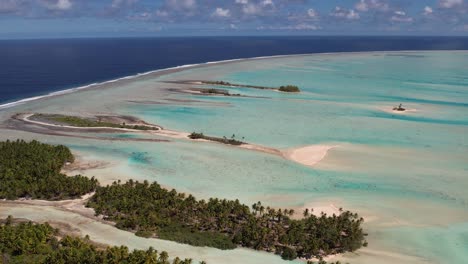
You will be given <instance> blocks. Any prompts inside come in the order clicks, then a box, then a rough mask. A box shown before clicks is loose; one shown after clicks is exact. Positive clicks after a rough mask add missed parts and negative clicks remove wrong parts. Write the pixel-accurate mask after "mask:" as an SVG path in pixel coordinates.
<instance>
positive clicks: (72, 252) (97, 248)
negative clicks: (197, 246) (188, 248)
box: [0, 216, 206, 264]
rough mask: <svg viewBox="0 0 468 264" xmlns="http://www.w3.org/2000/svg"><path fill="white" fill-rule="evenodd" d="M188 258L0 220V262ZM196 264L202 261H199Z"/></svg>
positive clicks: (134, 263)
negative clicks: (102, 242) (133, 248)
mask: <svg viewBox="0 0 468 264" xmlns="http://www.w3.org/2000/svg"><path fill="white" fill-rule="evenodd" d="M192 262H193V261H192V260H191V259H184V260H181V259H179V258H178V257H176V258H174V259H173V261H172V262H170V261H169V255H168V254H167V252H165V251H163V252H160V253H159V252H158V251H156V250H154V249H153V248H149V249H148V250H133V251H130V250H129V249H128V248H127V247H126V246H120V247H117V246H113V247H103V246H102V245H97V244H96V243H93V242H92V241H91V240H90V239H89V237H88V236H86V237H85V238H79V237H72V236H68V235H66V234H63V233H62V232H61V231H60V230H59V229H55V228H53V227H52V226H50V225H49V224H48V223H44V224H36V223H32V222H24V221H19V220H17V219H13V217H11V216H9V217H8V218H6V219H4V220H0V264H16V263H18V264H19V263H22V264H37V263H39V264H41V263H44V264H46V263H63V264H82V263H89V264H98V263H127V264H140V263H147V264H169V263H172V264H191V263H192ZM200 264H206V263H205V262H203V261H202V262H200Z"/></svg>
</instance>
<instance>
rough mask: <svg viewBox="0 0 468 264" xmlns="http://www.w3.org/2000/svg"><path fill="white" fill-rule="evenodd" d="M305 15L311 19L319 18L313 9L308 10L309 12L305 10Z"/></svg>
mask: <svg viewBox="0 0 468 264" xmlns="http://www.w3.org/2000/svg"><path fill="white" fill-rule="evenodd" d="M307 15H308V16H309V17H311V18H317V17H318V16H319V14H318V13H317V11H315V9H313V8H310V9H309V10H307Z"/></svg>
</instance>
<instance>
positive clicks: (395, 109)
mask: <svg viewBox="0 0 468 264" xmlns="http://www.w3.org/2000/svg"><path fill="white" fill-rule="evenodd" d="M393 111H398V112H404V111H406V109H405V108H403V104H400V105H399V106H397V107H394V108H393Z"/></svg>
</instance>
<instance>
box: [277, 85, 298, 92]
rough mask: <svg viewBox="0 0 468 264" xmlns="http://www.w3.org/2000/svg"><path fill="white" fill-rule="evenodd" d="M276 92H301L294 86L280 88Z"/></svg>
mask: <svg viewBox="0 0 468 264" xmlns="http://www.w3.org/2000/svg"><path fill="white" fill-rule="evenodd" d="M278 90H279V91H281V92H286V93H298V92H300V91H301V90H299V87H297V86H295V85H286V86H280V88H279V89H278Z"/></svg>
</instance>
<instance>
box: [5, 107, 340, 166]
mask: <svg viewBox="0 0 468 264" xmlns="http://www.w3.org/2000/svg"><path fill="white" fill-rule="evenodd" d="M34 115H35V114H34V113H20V114H17V115H15V116H14V117H13V118H14V119H18V120H21V121H23V122H26V123H32V124H35V125H40V126H46V127H54V128H59V129H79V130H82V131H90V130H96V129H97V130H109V131H113V130H114V131H123V132H138V133H149V134H151V135H159V136H162V137H168V138H174V139H184V140H188V141H195V142H211V143H216V144H224V143H220V142H216V141H213V140H207V139H190V138H189V136H190V133H187V132H181V131H174V130H167V129H164V128H163V127H161V126H158V125H154V124H149V125H151V126H155V127H158V128H159V129H158V130H155V131H151V130H149V131H146V130H143V131H141V130H135V129H129V128H114V127H76V126H70V125H57V124H51V123H45V122H42V121H37V120H31V119H30V117H32V116H34ZM115 117H117V118H118V116H115ZM139 122H144V121H143V120H139ZM144 123H145V124H148V123H146V122H144ZM224 145H227V146H229V147H236V148H240V149H246V150H251V151H258V152H263V153H266V154H271V155H275V156H279V157H282V158H284V159H285V160H289V161H292V162H295V163H298V164H301V165H305V166H308V167H313V166H315V165H317V164H318V163H320V161H322V160H323V159H324V158H325V157H326V156H327V154H328V151H329V150H331V149H333V148H336V147H339V145H325V144H314V145H307V146H303V147H295V148H289V149H286V150H282V149H276V148H272V147H268V146H262V145H258V144H251V143H243V144H241V145H230V144H224Z"/></svg>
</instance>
